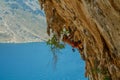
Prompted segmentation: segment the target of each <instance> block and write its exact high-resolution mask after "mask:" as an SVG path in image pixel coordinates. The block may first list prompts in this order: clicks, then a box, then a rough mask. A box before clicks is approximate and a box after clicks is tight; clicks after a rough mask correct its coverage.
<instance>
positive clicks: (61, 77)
mask: <svg viewBox="0 0 120 80" xmlns="http://www.w3.org/2000/svg"><path fill="white" fill-rule="evenodd" d="M56 55H57V59H56V60H55V59H54V57H53V54H52V52H51V50H50V48H49V46H47V45H46V43H44V42H41V43H24V44H14V43H12V44H0V80H88V79H87V78H85V76H84V73H85V62H84V61H83V60H82V59H81V57H80V54H79V52H78V51H77V50H75V52H73V51H72V47H70V46H69V45H66V48H65V49H63V50H61V51H60V52H58V53H56ZM55 61H56V63H55Z"/></svg>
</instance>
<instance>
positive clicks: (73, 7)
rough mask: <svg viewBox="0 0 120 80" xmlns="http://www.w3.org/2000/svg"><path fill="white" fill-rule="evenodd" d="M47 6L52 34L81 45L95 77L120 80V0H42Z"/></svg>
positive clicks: (90, 74) (90, 73)
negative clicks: (67, 33)
mask: <svg viewBox="0 0 120 80" xmlns="http://www.w3.org/2000/svg"><path fill="white" fill-rule="evenodd" d="M39 1H40V3H41V6H42V7H43V9H44V10H45V13H46V17H47V23H48V29H47V31H48V34H50V30H52V33H54V34H56V35H57V36H58V37H59V39H60V37H61V33H60V32H61V31H62V30H63V28H65V29H66V30H67V31H69V32H70V36H67V38H65V39H67V40H64V39H63V41H64V42H66V43H68V44H71V45H72V43H78V42H80V43H79V45H77V46H75V47H76V48H78V49H79V51H80V54H81V56H82V57H83V59H84V60H85V61H86V74H85V75H86V76H87V77H89V79H91V80H120V0H39Z"/></svg>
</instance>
